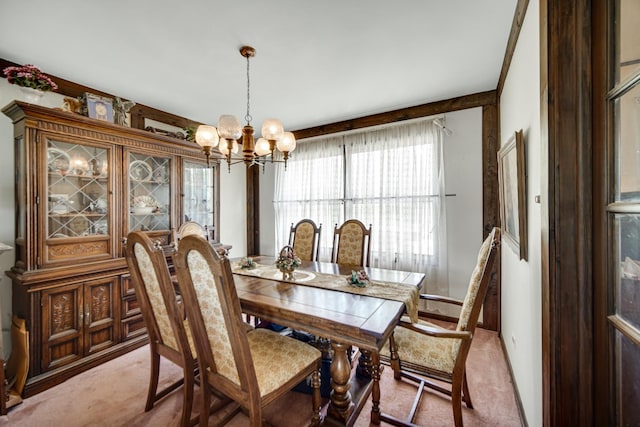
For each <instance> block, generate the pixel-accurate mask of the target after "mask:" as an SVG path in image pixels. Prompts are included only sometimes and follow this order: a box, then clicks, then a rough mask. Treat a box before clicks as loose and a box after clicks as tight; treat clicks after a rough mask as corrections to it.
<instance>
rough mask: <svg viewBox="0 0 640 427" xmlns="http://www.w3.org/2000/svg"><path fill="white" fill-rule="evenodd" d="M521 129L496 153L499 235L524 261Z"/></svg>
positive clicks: (525, 243) (524, 178) (523, 179)
mask: <svg viewBox="0 0 640 427" xmlns="http://www.w3.org/2000/svg"><path fill="white" fill-rule="evenodd" d="M524 149H525V147H524V134H523V132H522V130H519V131H517V132H515V134H514V135H513V136H512V137H511V138H510V139H509V141H507V143H506V144H505V145H504V146H503V147H502V148H501V149H500V151H499V152H498V183H499V189H500V222H501V224H502V233H503V235H504V236H505V237H506V239H507V242H508V243H509V244H510V246H512V247H513V249H514V250H515V252H516V254H517V255H519V256H520V259H523V260H525V261H526V260H527V255H528V254H527V183H526V165H525V152H524Z"/></svg>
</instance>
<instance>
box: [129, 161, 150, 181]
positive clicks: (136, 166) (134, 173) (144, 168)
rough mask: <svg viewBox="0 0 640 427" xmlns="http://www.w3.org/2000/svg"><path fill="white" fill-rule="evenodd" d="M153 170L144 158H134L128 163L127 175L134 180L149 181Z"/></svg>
mask: <svg viewBox="0 0 640 427" xmlns="http://www.w3.org/2000/svg"><path fill="white" fill-rule="evenodd" d="M152 173H153V171H152V169H151V166H149V163H147V162H145V161H144V160H134V161H132V162H131V164H130V165H129V177H130V178H131V179H133V180H135V181H149V180H150V179H151V175H152Z"/></svg>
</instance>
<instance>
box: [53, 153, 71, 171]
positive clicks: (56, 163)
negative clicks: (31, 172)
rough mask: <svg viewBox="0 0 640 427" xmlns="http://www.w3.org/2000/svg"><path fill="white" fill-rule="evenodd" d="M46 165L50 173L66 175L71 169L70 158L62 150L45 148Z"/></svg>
mask: <svg viewBox="0 0 640 427" xmlns="http://www.w3.org/2000/svg"><path fill="white" fill-rule="evenodd" d="M47 165H48V166H49V170H50V171H52V172H62V173H66V172H68V171H69V169H70V168H71V157H69V154H67V152H66V151H64V150H61V149H59V148H56V147H49V148H47Z"/></svg>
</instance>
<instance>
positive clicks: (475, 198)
mask: <svg viewBox="0 0 640 427" xmlns="http://www.w3.org/2000/svg"><path fill="white" fill-rule="evenodd" d="M445 123H446V127H447V128H449V129H451V131H452V132H453V133H452V134H451V135H449V136H447V135H445V137H444V169H445V187H446V193H447V194H455V196H449V197H447V198H446V201H447V257H448V264H449V296H452V297H454V298H458V299H461V298H464V297H465V295H466V294H467V288H468V287H469V278H470V277H471V271H472V270H473V267H474V266H475V262H476V258H477V257H478V249H480V245H482V108H472V109H469V110H462V111H455V112H452V113H447V114H446V115H445ZM445 307H446V306H445ZM454 314H455V313H454Z"/></svg>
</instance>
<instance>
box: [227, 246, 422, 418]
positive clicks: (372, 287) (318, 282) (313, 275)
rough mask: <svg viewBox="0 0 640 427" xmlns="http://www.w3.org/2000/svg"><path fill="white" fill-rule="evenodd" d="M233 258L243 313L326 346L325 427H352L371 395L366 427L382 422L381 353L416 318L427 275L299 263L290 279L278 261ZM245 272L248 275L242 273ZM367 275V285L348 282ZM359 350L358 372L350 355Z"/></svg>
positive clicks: (264, 257)
mask: <svg viewBox="0 0 640 427" xmlns="http://www.w3.org/2000/svg"><path fill="white" fill-rule="evenodd" d="M251 261H252V263H253V267H251V268H249V267H247V266H246V258H244V259H242V260H241V259H232V260H231V266H232V271H233V273H234V281H235V286H236V289H237V293H238V297H239V299H240V304H241V307H242V311H243V312H244V313H246V314H247V315H250V316H255V317H256V318H259V319H261V320H266V321H269V322H273V323H276V324H278V325H282V326H285V327H289V328H291V329H293V330H297V331H304V332H307V333H309V334H313V335H315V336H317V337H322V338H326V339H328V340H330V343H331V350H332V359H331V367H330V373H331V385H332V390H331V393H330V397H329V402H328V405H327V407H326V413H325V416H324V420H323V425H329V426H333V425H340V426H351V425H353V424H354V422H355V420H356V418H357V417H358V415H359V413H360V412H361V410H362V408H363V407H364V404H365V403H366V399H367V398H368V396H369V395H371V396H372V409H371V422H372V423H373V424H379V423H380V374H381V367H380V355H379V352H380V350H381V349H382V347H383V346H384V344H385V342H386V341H387V339H388V338H389V336H390V335H391V333H392V332H393V329H394V328H395V326H396V325H397V323H398V321H399V320H400V318H401V317H402V316H403V315H405V314H408V315H410V316H411V317H414V316H417V304H418V300H419V291H420V289H421V287H422V286H423V283H424V281H425V275H424V274H422V273H416V272H407V271H398V270H390V269H382V268H373V267H353V266H347V265H339V264H334V263H328V262H317V261H303V262H302V264H301V265H300V266H299V267H298V268H297V269H296V271H295V273H294V276H293V277H292V278H291V277H287V278H286V279H285V276H284V275H283V274H282V273H281V272H280V271H278V269H277V268H276V267H275V258H274V257H269V256H256V257H251ZM243 266H245V268H243ZM360 270H364V271H365V272H366V275H367V276H368V281H367V282H366V286H365V285H361V286H353V285H351V284H349V283H348V280H347V279H348V278H349V277H350V276H351V274H352V272H357V271H360ZM352 347H357V349H358V350H359V351H360V357H359V359H358V364H357V366H356V369H352V364H351V362H350V360H349V356H348V354H347V352H348V350H349V349H350V348H352Z"/></svg>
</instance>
